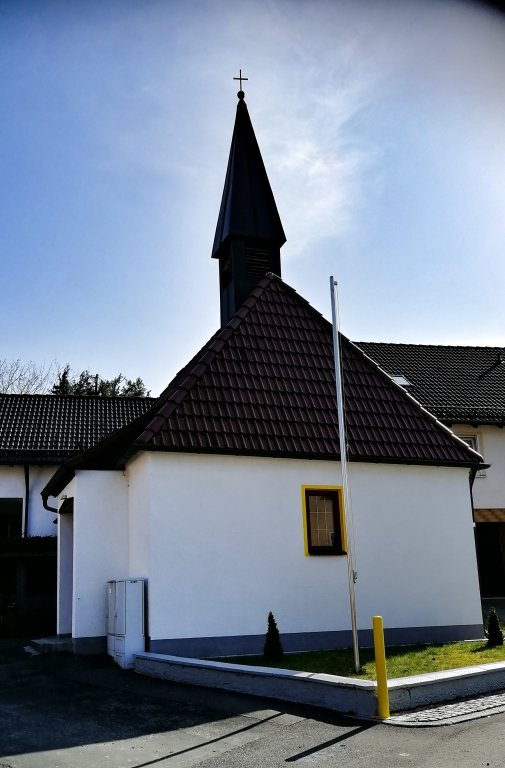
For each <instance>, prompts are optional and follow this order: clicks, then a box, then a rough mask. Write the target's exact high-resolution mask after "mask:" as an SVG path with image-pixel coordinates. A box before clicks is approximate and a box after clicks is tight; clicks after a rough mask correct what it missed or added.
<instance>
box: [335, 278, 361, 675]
mask: <svg viewBox="0 0 505 768" xmlns="http://www.w3.org/2000/svg"><path fill="white" fill-rule="evenodd" d="M330 291H331V317H332V324H333V357H334V360H335V388H336V392H337V415H338V435H339V440H340V466H341V468H342V487H343V491H344V515H343V517H344V528H345V540H346V542H347V576H348V581H349V606H350V609H351V628H352V646H353V651H354V668H355V670H356V672H357V673H358V672H360V671H361V666H360V663H359V643H358V627H357V624H356V604H355V600H354V582H355V581H356V571H355V570H354V565H353V559H352V547H351V538H350V536H349V535H348V531H349V527H348V525H347V521H348V520H350V519H351V496H350V493H349V479H348V474H347V441H346V437H345V423H344V399H343V394H342V372H341V370H340V339H339V330H340V329H339V327H338V312H337V306H338V290H337V283H336V282H335V281H334V280H333V277H330Z"/></svg>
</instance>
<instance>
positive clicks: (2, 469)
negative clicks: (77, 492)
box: [0, 394, 152, 632]
mask: <svg viewBox="0 0 505 768" xmlns="http://www.w3.org/2000/svg"><path fill="white" fill-rule="evenodd" d="M151 403H152V400H151V399H150V398H127V397H111V398H101V397H75V396H59V395H58V396H56V395H6V394H0V598H1V603H2V608H1V609H0V610H1V613H0V615H2V616H3V617H4V623H5V621H6V618H7V614H8V618H9V620H10V621H11V622H13V623H15V625H16V627H17V628H19V629H20V630H22V631H35V630H38V631H46V632H47V631H51V632H54V627H55V624H56V525H55V523H56V515H55V512H56V509H52V510H51V509H48V508H47V507H46V508H44V506H43V503H42V498H41V495H40V493H41V490H42V488H43V487H44V486H45V484H46V483H47V481H48V480H49V479H50V477H51V476H52V475H53V474H54V472H55V471H56V469H57V468H58V466H59V465H60V464H61V463H62V462H63V461H65V460H66V459H68V458H70V457H71V456H75V455H76V454H78V453H80V452H81V451H82V450H83V449H85V448H88V447H89V446H90V445H93V444H94V443H96V442H98V441H99V440H101V439H102V438H104V437H105V436H106V435H108V434H109V433H110V432H113V431H114V430H116V429H118V428H120V427H122V426H123V425H124V424H126V423H128V422H130V421H132V419H134V418H135V417H136V416H138V415H139V414H141V413H143V412H144V411H145V410H146V409H147V408H148V407H149V406H150V405H151Z"/></svg>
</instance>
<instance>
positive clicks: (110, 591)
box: [107, 579, 145, 669]
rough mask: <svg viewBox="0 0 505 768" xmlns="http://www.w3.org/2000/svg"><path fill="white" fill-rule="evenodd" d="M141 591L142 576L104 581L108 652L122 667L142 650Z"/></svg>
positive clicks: (142, 605) (142, 603) (143, 641)
mask: <svg viewBox="0 0 505 768" xmlns="http://www.w3.org/2000/svg"><path fill="white" fill-rule="evenodd" d="M144 591H145V581H144V579H124V580H122V581H108V582H107V653H108V654H109V656H112V658H113V659H114V661H116V662H117V663H118V664H119V666H120V667H123V669H126V668H128V667H133V662H134V658H135V654H136V653H141V652H142V651H144V650H145V631H144V626H145V616H144V604H145V600H144Z"/></svg>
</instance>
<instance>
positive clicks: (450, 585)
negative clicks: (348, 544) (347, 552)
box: [352, 464, 482, 627]
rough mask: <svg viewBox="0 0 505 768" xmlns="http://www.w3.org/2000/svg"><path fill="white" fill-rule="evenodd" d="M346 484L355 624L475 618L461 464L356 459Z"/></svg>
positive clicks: (441, 622) (465, 486)
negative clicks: (352, 534)
mask: <svg viewBox="0 0 505 768" xmlns="http://www.w3.org/2000/svg"><path fill="white" fill-rule="evenodd" d="M352 482H353V484H352V498H353V509H354V515H353V517H354V528H355V538H356V548H355V549H356V563H355V565H356V567H357V568H358V571H359V579H358V582H357V585H356V600H357V606H358V620H359V623H360V625H362V626H365V625H367V624H368V626H370V623H371V616H372V615H374V614H379V615H382V616H383V618H384V622H385V625H386V626H388V627H408V626H440V625H444V624H479V623H480V622H481V620H482V614H481V607H480V593H479V586H478V576H477V561H476V555H475V543H474V534H473V520H472V509H471V500H470V493H469V480H468V470H467V469H449V468H445V469H444V468H441V467H400V466H392V465H382V466H380V465H377V464H357V465H354V466H353V468H352Z"/></svg>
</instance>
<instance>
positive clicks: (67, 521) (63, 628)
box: [56, 480, 75, 635]
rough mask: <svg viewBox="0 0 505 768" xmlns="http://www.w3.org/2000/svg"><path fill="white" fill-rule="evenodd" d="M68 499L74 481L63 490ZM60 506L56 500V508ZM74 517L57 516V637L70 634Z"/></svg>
mask: <svg viewBox="0 0 505 768" xmlns="http://www.w3.org/2000/svg"><path fill="white" fill-rule="evenodd" d="M65 493H66V495H67V496H69V497H73V496H74V495H75V481H74V480H72V482H71V483H69V485H68V486H67V487H66V488H65ZM61 504H62V501H61V500H58V507H60V506H61ZM73 568H74V515H73V514H72V513H65V514H63V515H58V568H57V584H56V595H57V610H56V632H57V633H58V634H59V635H70V634H71V633H72V600H73V591H74V590H73V587H74V575H73Z"/></svg>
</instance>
